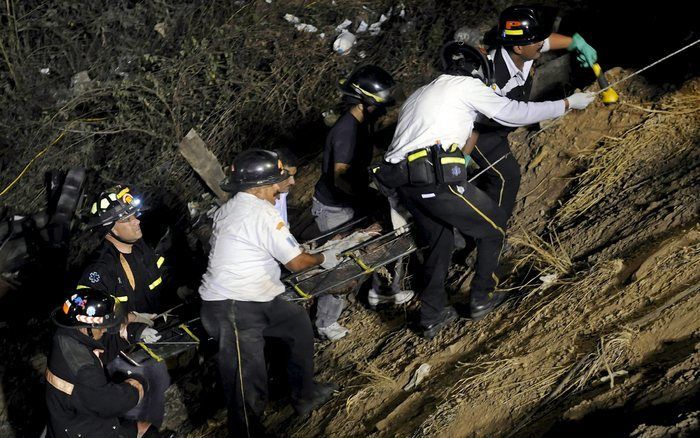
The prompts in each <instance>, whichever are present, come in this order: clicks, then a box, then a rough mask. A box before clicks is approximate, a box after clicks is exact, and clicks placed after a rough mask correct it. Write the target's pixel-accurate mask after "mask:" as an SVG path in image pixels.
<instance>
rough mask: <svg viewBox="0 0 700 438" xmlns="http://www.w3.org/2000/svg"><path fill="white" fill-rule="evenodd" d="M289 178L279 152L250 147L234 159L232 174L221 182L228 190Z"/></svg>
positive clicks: (273, 182)
mask: <svg viewBox="0 0 700 438" xmlns="http://www.w3.org/2000/svg"><path fill="white" fill-rule="evenodd" d="M287 178H289V172H287V171H286V170H285V169H284V168H283V167H282V161H280V159H279V156H278V155H277V153H275V152H272V151H267V150H264V149H248V150H247V151H243V152H241V153H240V154H238V156H237V157H236V158H235V159H234V160H233V164H232V165H231V174H230V175H229V176H228V177H227V178H226V179H225V180H224V181H223V182H222V183H221V189H222V190H224V191H226V192H230V193H233V192H237V191H240V190H245V189H249V188H251V187H259V186H266V185H269V184H276V183H279V182H282V181H284V180H286V179H287Z"/></svg>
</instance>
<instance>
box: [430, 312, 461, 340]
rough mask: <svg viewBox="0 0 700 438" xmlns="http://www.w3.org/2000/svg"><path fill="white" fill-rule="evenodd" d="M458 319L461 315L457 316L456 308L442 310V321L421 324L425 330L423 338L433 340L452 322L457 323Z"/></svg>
mask: <svg viewBox="0 0 700 438" xmlns="http://www.w3.org/2000/svg"><path fill="white" fill-rule="evenodd" d="M457 318H459V315H457V311H456V310H455V309H454V307H452V306H447V307H445V308H444V309H443V310H442V313H440V319H438V320H437V321H435V322H433V323H432V324H428V325H423V324H421V328H422V330H423V332H422V333H421V337H422V338H424V339H428V340H430V339H433V338H434V337H435V336H437V334H438V333H439V332H440V330H442V329H443V328H445V327H447V326H448V325H449V324H451V323H452V322H454V321H456V320H457Z"/></svg>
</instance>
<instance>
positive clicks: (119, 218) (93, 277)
mask: <svg viewBox="0 0 700 438" xmlns="http://www.w3.org/2000/svg"><path fill="white" fill-rule="evenodd" d="M141 208H142V205H141V200H140V199H139V198H137V197H135V196H134V195H133V194H132V193H131V190H130V188H129V187H126V186H121V185H118V186H115V187H112V188H110V189H108V190H105V191H104V192H102V193H101V194H100V195H99V197H98V198H97V200H96V201H95V202H94V203H93V204H92V207H91V209H90V218H89V219H88V222H87V225H88V227H89V228H92V229H97V230H99V231H102V232H103V233H104V240H103V242H102V245H101V246H100V248H99V249H98V250H97V251H96V252H95V253H94V254H93V256H92V259H91V262H90V263H89V265H88V266H87V268H86V269H85V270H84V271H83V275H82V277H81V279H80V281H79V282H78V285H79V286H78V287H79V288H80V287H90V288H93V289H99V290H103V291H105V292H107V293H110V294H112V295H114V296H117V297H119V299H120V300H121V301H122V302H124V303H125V304H126V307H127V309H128V310H129V311H135V312H139V313H150V314H157V313H160V312H162V311H163V310H164V309H163V307H162V303H161V301H162V297H161V296H160V294H161V290H162V288H163V276H164V271H163V269H164V261H165V259H164V258H163V257H162V256H159V255H157V254H156V252H155V251H154V250H153V248H151V247H150V246H148V244H146V243H145V242H144V241H143V239H142V237H143V233H142V232H141V225H140V221H139V219H138V216H139V214H140V212H141Z"/></svg>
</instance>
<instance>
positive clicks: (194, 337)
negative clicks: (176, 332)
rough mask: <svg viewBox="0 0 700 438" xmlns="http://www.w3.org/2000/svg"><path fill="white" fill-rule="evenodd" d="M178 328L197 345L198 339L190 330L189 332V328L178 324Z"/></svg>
mask: <svg viewBox="0 0 700 438" xmlns="http://www.w3.org/2000/svg"><path fill="white" fill-rule="evenodd" d="M180 328H181V329H182V330H183V331H184V332H185V333H187V334H188V335H189V336H190V338H192V339H193V340H194V341H195V342H197V343H199V338H198V337H197V336H195V335H194V333H192V330H190V328H189V327H187V326H186V325H185V324H180Z"/></svg>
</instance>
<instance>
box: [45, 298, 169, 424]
mask: <svg viewBox="0 0 700 438" xmlns="http://www.w3.org/2000/svg"><path fill="white" fill-rule="evenodd" d="M125 315H126V309H125V307H124V305H123V304H122V303H120V302H119V301H118V300H116V299H115V297H113V296H111V295H109V294H107V293H105V292H102V291H98V290H93V289H87V288H86V289H80V290H77V291H75V293H74V294H73V295H72V296H71V297H70V298H68V299H67V300H66V301H65V302H64V303H63V305H62V306H61V307H59V308H57V309H56V310H54V312H53V313H52V315H51V319H52V320H53V322H54V323H55V324H56V325H57V326H58V329H57V330H56V333H55V335H54V337H53V341H52V346H51V353H50V355H49V359H48V364H47V369H46V382H47V385H46V405H47V410H48V427H47V435H46V436H47V437H48V438H53V437H56V438H58V437H76V438H77V437H81V436H82V437H98V436H99V437H105V438H117V437H120V438H123V437H136V436H137V427H136V424H135V423H133V422H129V421H122V420H120V417H123V415H124V414H126V412H128V411H129V410H130V409H132V408H134V407H135V406H136V405H137V404H139V403H140V402H141V400H142V399H143V398H144V389H145V386H146V382H145V380H143V379H142V378H141V377H140V375H139V374H138V373H134V374H133V376H131V377H130V378H128V379H126V380H124V381H122V382H120V383H118V382H115V381H111V380H109V379H108V377H107V374H106V373H105V369H104V365H103V362H102V360H103V354H104V344H103V342H104V340H105V338H108V337H115V336H119V335H118V334H117V333H114V332H119V329H120V326H121V325H122V324H124V323H125ZM148 436H159V435H157V434H156V435H153V434H149V435H148Z"/></svg>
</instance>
